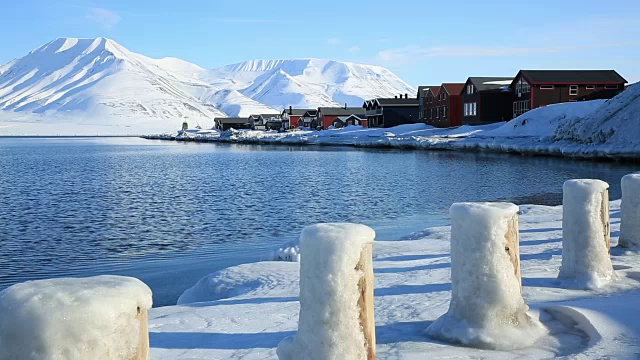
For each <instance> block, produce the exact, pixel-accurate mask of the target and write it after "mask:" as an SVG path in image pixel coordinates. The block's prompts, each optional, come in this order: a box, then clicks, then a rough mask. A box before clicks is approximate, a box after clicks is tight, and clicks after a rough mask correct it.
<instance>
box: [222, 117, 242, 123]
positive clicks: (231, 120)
mask: <svg viewBox="0 0 640 360" xmlns="http://www.w3.org/2000/svg"><path fill="white" fill-rule="evenodd" d="M216 121H219V122H220V124H246V123H248V122H249V120H248V119H247V118H239V117H234V118H216Z"/></svg>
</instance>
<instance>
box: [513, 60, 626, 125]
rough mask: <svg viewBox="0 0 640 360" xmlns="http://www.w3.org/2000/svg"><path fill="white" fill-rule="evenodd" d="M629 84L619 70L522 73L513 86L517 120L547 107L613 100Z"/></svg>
mask: <svg viewBox="0 0 640 360" xmlns="http://www.w3.org/2000/svg"><path fill="white" fill-rule="evenodd" d="M626 83H627V80H625V79H624V78H623V77H622V76H620V74H618V73H617V72H616V71H615V70H520V71H519V72H518V74H517V75H516V77H515V78H514V79H513V82H512V83H511V85H510V88H511V91H512V92H513V108H512V111H513V117H514V118H515V117H517V116H520V115H522V114H524V113H526V112H527V111H529V110H531V109H535V108H538V107H541V106H545V105H551V104H557V103H563V102H571V101H581V100H593V99H611V98H612V97H614V96H616V95H618V94H619V93H620V92H622V91H623V90H624V84H626Z"/></svg>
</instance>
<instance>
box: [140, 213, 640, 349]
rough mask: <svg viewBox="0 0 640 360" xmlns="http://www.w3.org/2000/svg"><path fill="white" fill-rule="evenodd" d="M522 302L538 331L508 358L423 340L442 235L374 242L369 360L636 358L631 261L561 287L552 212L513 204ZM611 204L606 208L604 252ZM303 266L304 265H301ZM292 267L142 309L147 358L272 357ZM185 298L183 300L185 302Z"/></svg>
mask: <svg viewBox="0 0 640 360" xmlns="http://www.w3.org/2000/svg"><path fill="white" fill-rule="evenodd" d="M520 213H521V215H520V233H521V240H520V254H521V255H520V256H521V269H522V277H523V286H524V288H523V297H524V300H525V301H526V302H527V303H528V305H529V306H530V310H529V315H530V316H532V317H533V318H535V319H539V320H540V321H541V322H542V323H543V324H544V326H545V327H546V328H547V329H548V333H547V335H546V336H543V337H542V338H541V339H540V340H538V341H537V342H535V343H534V344H533V345H532V346H531V347H529V348H526V349H521V350H513V351H492V350H477V349H472V348H466V347H458V346H452V345H447V344H444V343H441V342H438V341H436V340H433V339H430V338H429V337H427V336H426V335H425V330H426V328H427V327H428V326H429V325H430V324H431V323H432V322H433V321H434V320H435V319H437V318H438V317H439V316H441V315H442V314H444V313H446V312H447V310H448V307H449V301H450V299H451V258H450V227H438V228H430V229H426V230H424V231H421V232H419V233H415V234H413V235H411V236H409V237H407V238H406V239H405V240H402V241H384V239H377V241H376V242H375V243H374V270H375V277H376V278H375V306H376V308H375V318H376V337H377V352H378V358H379V359H424V358H425V357H428V358H475V359H483V358H491V359H512V358H514V357H519V358H551V357H554V356H566V357H568V358H577V359H593V358H613V359H627V358H636V357H637V354H638V352H640V312H639V311H638V308H637V307H638V304H639V303H640V254H638V253H633V252H624V251H622V250H620V249H618V248H613V249H612V262H613V267H614V269H615V272H616V275H617V278H616V280H615V281H613V282H612V283H610V284H608V285H605V286H604V287H602V288H599V289H597V290H588V291H584V290H575V289H573V290H571V289H566V288H565V285H566V284H564V283H563V282H561V281H559V280H557V276H558V272H559V268H560V265H561V255H562V223H561V218H562V207H561V206H558V207H546V206H537V205H526V206H520ZM619 229H620V201H614V202H612V203H611V231H612V244H613V245H614V246H615V244H616V243H617V241H618V236H619ZM303 261H304V260H303ZM298 281H299V263H297V262H259V263H254V264H244V265H240V266H236V267H232V268H229V269H226V270H223V271H220V272H218V273H216V274H213V275H212V276H210V277H209V278H205V279H203V280H202V281H201V282H199V283H198V285H196V287H195V288H193V289H191V290H189V291H187V293H188V294H189V296H188V298H187V297H183V299H182V300H183V301H182V304H181V305H177V306H170V307H162V308H155V309H152V310H151V312H150V320H149V321H150V338H151V347H152V349H151V352H152V354H151V355H152V358H153V359H276V354H275V348H276V346H277V345H278V343H279V342H280V341H281V340H282V339H284V338H285V337H288V336H291V335H294V334H295V332H296V330H297V326H298V312H299V310H300V308H299V303H298V295H299V286H298ZM186 300H188V301H186Z"/></svg>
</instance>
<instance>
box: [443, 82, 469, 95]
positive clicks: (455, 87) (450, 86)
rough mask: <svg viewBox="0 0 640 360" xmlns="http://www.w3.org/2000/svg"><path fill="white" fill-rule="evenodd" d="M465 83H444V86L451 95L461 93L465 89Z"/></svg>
mask: <svg viewBox="0 0 640 360" xmlns="http://www.w3.org/2000/svg"><path fill="white" fill-rule="evenodd" d="M464 85H465V84H464V83H443V84H442V86H441V87H443V88H444V89H445V90H446V91H447V93H449V95H460V93H462V90H464Z"/></svg>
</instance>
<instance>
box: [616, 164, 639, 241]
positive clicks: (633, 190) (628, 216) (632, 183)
mask: <svg viewBox="0 0 640 360" xmlns="http://www.w3.org/2000/svg"><path fill="white" fill-rule="evenodd" d="M620 211H621V222H620V239H619V240H618V245H619V246H621V247H624V248H636V249H638V248H640V174H629V175H625V176H623V177H622V204H621V205H620Z"/></svg>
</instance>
